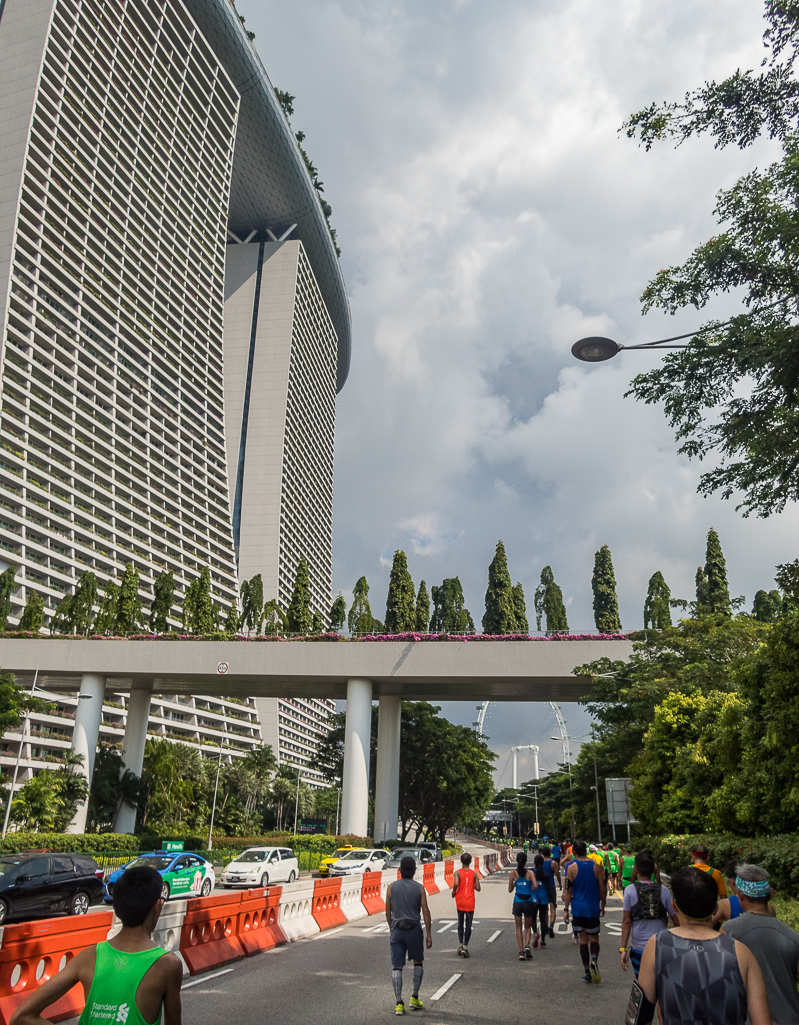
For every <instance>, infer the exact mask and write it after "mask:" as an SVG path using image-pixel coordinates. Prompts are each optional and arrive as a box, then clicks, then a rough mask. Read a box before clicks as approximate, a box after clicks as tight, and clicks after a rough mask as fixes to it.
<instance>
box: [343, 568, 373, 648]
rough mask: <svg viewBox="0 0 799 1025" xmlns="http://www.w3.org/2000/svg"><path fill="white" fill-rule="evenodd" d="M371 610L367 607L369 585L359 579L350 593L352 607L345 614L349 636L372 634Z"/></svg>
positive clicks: (363, 579)
mask: <svg viewBox="0 0 799 1025" xmlns="http://www.w3.org/2000/svg"><path fill="white" fill-rule="evenodd" d="M373 622H374V620H373V618H372V610H371V608H370V606H369V584H368V583H367V581H366V577H361V578H360V579H359V580H358V582H357V584H356V585H355V587H354V588H353V591H352V605H351V606H350V611H349V613H348V614H347V626H348V627H349V631H350V633H351V634H368V633H371V632H372V624H373Z"/></svg>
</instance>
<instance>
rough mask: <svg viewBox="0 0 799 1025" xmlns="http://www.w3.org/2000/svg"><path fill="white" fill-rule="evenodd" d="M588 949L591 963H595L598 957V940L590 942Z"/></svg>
mask: <svg viewBox="0 0 799 1025" xmlns="http://www.w3.org/2000/svg"><path fill="white" fill-rule="evenodd" d="M590 949H591V960H592V961H596V959H597V958H598V957H599V941H598V940H592V941H591V943H590Z"/></svg>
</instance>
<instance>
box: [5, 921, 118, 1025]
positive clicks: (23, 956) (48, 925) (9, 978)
mask: <svg viewBox="0 0 799 1025" xmlns="http://www.w3.org/2000/svg"><path fill="white" fill-rule="evenodd" d="M113 917H114V916H113V913H112V912H111V911H104V912H102V911H101V912H100V913H99V914H96V915H86V917H85V918H82V917H80V918H78V917H74V916H70V917H69V918H50V919H45V920H43V921H38V922H22V923H20V924H19V925H7V926H6V927H5V929H4V930H3V931H2V945H0V1023H1V1025H8V1022H9V1021H10V1020H11V1015H12V1014H13V1013H14V1011H16V1009H17V1008H18V1007H19V1006H20V1004H21V1003H22V1002H23V1000H25V999H27V997H28V996H29V995H30V994H31V993H33V992H34V991H35V990H37V989H38V988H39V986H41V985H43V983H45V982H47V980H48V979H51V978H52V977H53V976H54V975H57V974H58V973H59V972H60V971H61V970H62V968H64V967H65V965H66V964H67V963H68V962H69V961H71V960H72V958H73V957H74V956H75V955H76V954H79V953H80V952H81V950H83V949H84V948H85V947H90V946H91V945H92V944H93V943H100V942H102V941H103V940H105V939H106V937H107V936H108V930H109V929H110V928H111V921H112V919H113ZM84 1004H85V999H84V994H83V986H81V985H80V984H78V985H76V986H73V987H72V989H71V990H70V991H69V992H68V993H66V994H65V995H64V996H63V997H61V999H60V1000H58V1001H57V1002H56V1003H55V1004H52V1005H51V1006H50V1009H49V1011H48V1014H47V1017H48V1018H49V1019H50V1021H64V1019H66V1018H76V1017H77V1016H78V1015H79V1014H80V1012H81V1011H82V1010H83V1007H84Z"/></svg>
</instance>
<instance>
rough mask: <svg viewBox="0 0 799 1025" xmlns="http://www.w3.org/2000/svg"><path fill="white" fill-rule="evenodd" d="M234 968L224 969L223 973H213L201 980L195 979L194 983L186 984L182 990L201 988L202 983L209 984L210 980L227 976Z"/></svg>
mask: <svg viewBox="0 0 799 1025" xmlns="http://www.w3.org/2000/svg"><path fill="white" fill-rule="evenodd" d="M232 971H233V969H232V968H223V969H222V971H221V972H212V973H211V975H203V977H202V978H201V979H194V981H193V982H184V983H183V985H182V986H181V989H188V988H189V987H190V986H199V985H200V983H201V982H207V981H208V980H209V979H216V978H217V977H218V976H220V975H227V973H228V972H232Z"/></svg>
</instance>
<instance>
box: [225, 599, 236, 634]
mask: <svg viewBox="0 0 799 1025" xmlns="http://www.w3.org/2000/svg"><path fill="white" fill-rule="evenodd" d="M223 632H224V633H225V634H227V636H228V637H235V636H236V634H237V633H238V632H239V610H238V607H237V606H236V602H235V601H232V602H231V603H230V605H229V606H228V610H227V613H226V615H225V626H224V628H223Z"/></svg>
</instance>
